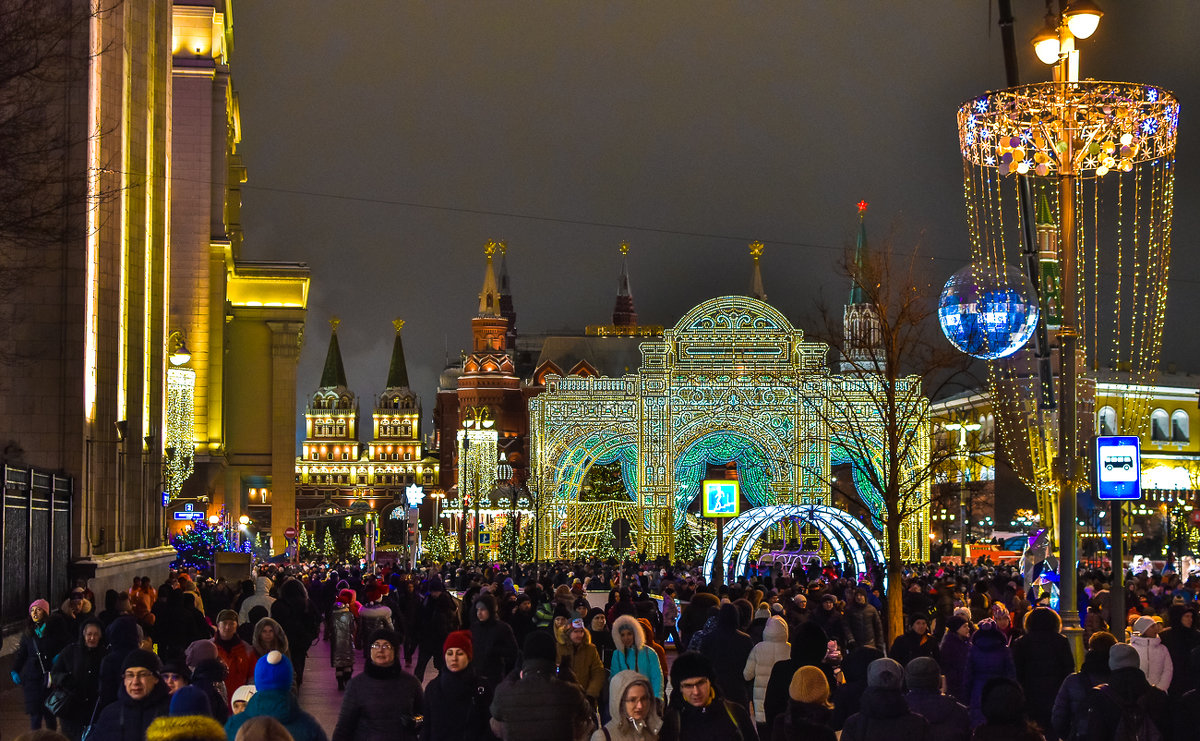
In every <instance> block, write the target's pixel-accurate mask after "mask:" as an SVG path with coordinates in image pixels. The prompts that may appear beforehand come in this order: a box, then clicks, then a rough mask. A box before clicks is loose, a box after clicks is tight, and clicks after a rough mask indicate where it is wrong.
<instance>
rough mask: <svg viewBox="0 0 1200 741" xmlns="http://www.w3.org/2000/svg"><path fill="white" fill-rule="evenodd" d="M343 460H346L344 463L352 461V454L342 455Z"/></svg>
mask: <svg viewBox="0 0 1200 741" xmlns="http://www.w3.org/2000/svg"><path fill="white" fill-rule="evenodd" d="M342 460H344V461H348V460H350V454H349V453H342Z"/></svg>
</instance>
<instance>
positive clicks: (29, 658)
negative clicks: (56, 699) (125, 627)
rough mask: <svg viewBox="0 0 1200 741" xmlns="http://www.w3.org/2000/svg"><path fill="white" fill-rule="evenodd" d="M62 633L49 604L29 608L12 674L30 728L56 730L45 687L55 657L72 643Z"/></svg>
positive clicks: (34, 604)
mask: <svg viewBox="0 0 1200 741" xmlns="http://www.w3.org/2000/svg"><path fill="white" fill-rule="evenodd" d="M70 640H71V639H70V638H69V637H68V636H67V635H66V634H65V633H64V632H63V628H62V625H61V623H59V621H58V620H57V619H55V618H54V617H53V616H51V614H50V605H49V603H47V602H46V600H44V599H39V600H36V601H34V602H33V603H32V604H31V605H29V619H28V621H26V624H25V632H24V633H22V634H21V642H20V644H18V646H17V651H16V653H15V654H13V663H12V666H13V669H12V671H11V676H12V681H13V684H16V685H20V687H21V695H22V697H23V699H24V700H25V714H26V715H28V716H29V727H30V728H31V729H32V730H35V731H36V730H37V729H39V728H41V727H42V725H43V724H45V726H46V727H47V728H49V729H50V730H54V729H55V727H56V726H57V723H56V721H55V719H54V716H53V715H52V714H51V713H50V711H49V710H46V704H45V703H46V695H47V693H48V689H47V687H46V685H47V683H48V680H49V678H50V667H51V665H52V664H53V663H54V657H55V656H57V655H58V652H59V651H61V650H62V649H63V647H65V646H66V645H67V643H68V642H70Z"/></svg>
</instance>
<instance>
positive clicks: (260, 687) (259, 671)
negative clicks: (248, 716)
mask: <svg viewBox="0 0 1200 741" xmlns="http://www.w3.org/2000/svg"><path fill="white" fill-rule="evenodd" d="M254 686H255V687H256V688H257V691H259V692H267V691H269V690H288V689H291V686H292V661H291V659H289V658H288V657H286V656H284V655H283V654H281V653H280V652H278V651H272V652H270V653H268V654H267V655H266V656H264V657H262V658H261V659H259V660H258V663H257V664H255V665H254Z"/></svg>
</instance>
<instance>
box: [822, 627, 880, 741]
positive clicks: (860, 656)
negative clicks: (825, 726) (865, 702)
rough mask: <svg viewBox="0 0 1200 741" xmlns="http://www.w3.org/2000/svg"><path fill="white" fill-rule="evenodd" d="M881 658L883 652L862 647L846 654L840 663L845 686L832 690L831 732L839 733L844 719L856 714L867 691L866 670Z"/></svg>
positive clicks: (841, 685)
mask: <svg viewBox="0 0 1200 741" xmlns="http://www.w3.org/2000/svg"><path fill="white" fill-rule="evenodd" d="M882 658H883V651H880V650H879V649H877V648H870V647H862V648H856V649H854V650H852V651H851V652H850V653H848V654H846V660H845V661H843V662H842V677H843V678H845V680H846V682H845V684H840V685H838V686H837V687H836V688H835V689H834V690H833V697H832V699H833V730H835V731H840V730H842V727H843V726H845V725H846V719H847V718H849V717H850V716H851V715H854V714H855V713H857V712H858V709H859V705H860V703H861V702H862V696H863V693H864V692H866V691H867V669H868V668H869V667H870V666H871V663H872V662H874V661H875V660H877V659H882Z"/></svg>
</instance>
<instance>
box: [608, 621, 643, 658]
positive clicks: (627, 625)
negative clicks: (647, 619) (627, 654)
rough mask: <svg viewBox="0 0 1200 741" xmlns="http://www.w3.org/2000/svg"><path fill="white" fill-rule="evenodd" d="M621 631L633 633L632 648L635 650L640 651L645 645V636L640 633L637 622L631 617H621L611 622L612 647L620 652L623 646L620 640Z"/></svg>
mask: <svg viewBox="0 0 1200 741" xmlns="http://www.w3.org/2000/svg"><path fill="white" fill-rule="evenodd" d="M622 630H632V631H633V647H634V649H635V650H638V651H641V650H642V648H644V647H645V645H646V635H645V633H643V632H642V626H641V625H638V621H637V620H636V619H634V617H633V616H632V615H621V616H620V617H618V618H617V619H616V620H614V621H613V625H612V638H613V645H614V646H616V647H617V650H618V651H620V650H621V649H622V648H623V647H624V646H625V643H624V641H622V640H621V631H622Z"/></svg>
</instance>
